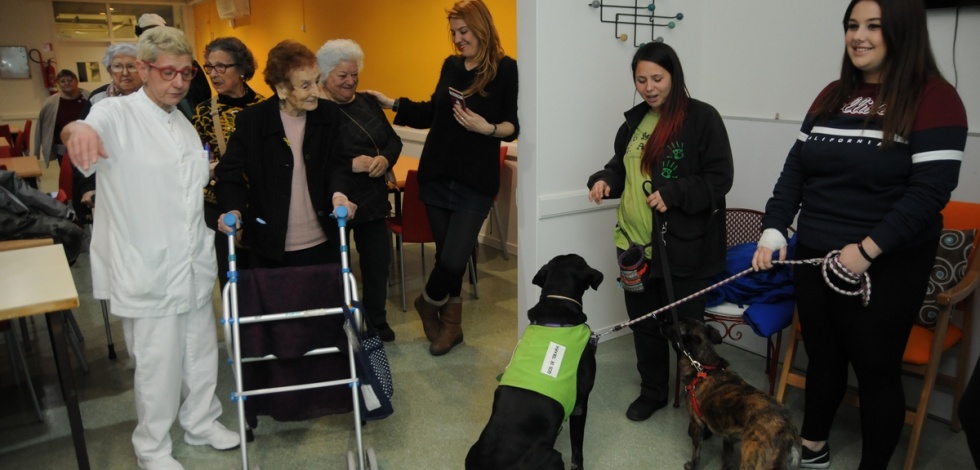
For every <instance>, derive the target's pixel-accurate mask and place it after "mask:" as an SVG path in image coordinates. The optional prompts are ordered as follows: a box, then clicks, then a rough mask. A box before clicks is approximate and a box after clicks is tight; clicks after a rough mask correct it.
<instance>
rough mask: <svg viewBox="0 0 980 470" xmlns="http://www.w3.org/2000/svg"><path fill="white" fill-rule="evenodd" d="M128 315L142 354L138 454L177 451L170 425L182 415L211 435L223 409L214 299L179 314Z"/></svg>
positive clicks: (131, 338)
mask: <svg viewBox="0 0 980 470" xmlns="http://www.w3.org/2000/svg"><path fill="white" fill-rule="evenodd" d="M122 320H123V330H124V334H125V335H126V337H127V338H126V339H127V344H128V345H129V347H130V352H131V353H132V354H133V357H135V359H136V371H135V376H134V379H133V391H134V395H135V398H136V419H137V423H136V430H135V431H133V449H134V450H135V451H136V456H137V457H139V458H140V459H142V460H144V461H149V460H156V459H159V458H162V457H165V456H169V455H171V451H172V445H173V444H172V441H171V439H170V428H171V427H172V426H173V423H174V420H175V419H176V418H179V419H180V425H181V427H182V428H184V431H185V432H186V433H189V434H190V435H192V436H194V437H199V438H200V437H206V436H208V435H210V434H211V433H212V432H213V427H212V426H213V423H214V422H215V421H216V420H217V419H218V416H220V415H221V402H220V401H218V397H216V396H215V394H214V390H215V386H216V385H217V381H218V344H217V340H216V339H215V338H216V333H215V326H214V311H213V308H212V306H211V303H210V302H208V303H207V305H206V306H205V307H203V308H200V309H196V310H193V311H191V312H189V313H182V314H179V315H173V316H166V317H154V318H123V319H122ZM182 398H183V404H181V399H182Z"/></svg>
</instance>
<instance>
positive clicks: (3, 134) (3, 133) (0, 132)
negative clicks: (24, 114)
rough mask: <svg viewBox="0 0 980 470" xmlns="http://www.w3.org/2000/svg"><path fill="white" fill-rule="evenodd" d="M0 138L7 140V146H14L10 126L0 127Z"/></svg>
mask: <svg viewBox="0 0 980 470" xmlns="http://www.w3.org/2000/svg"><path fill="white" fill-rule="evenodd" d="M0 138H4V139H7V145H9V146H11V147H13V146H14V137H13V136H12V135H11V134H10V124H3V125H0Z"/></svg>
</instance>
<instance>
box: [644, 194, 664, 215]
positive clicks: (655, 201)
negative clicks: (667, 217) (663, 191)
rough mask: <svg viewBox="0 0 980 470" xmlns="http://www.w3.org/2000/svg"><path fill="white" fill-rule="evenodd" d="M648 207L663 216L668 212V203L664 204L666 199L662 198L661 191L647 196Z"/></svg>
mask: <svg viewBox="0 0 980 470" xmlns="http://www.w3.org/2000/svg"><path fill="white" fill-rule="evenodd" d="M647 205H648V206H650V208H651V209H653V210H655V211H657V212H660V213H661V214H663V213H664V212H667V203H666V202H664V198H662V197H660V191H659V190H657V191H654V192H653V194H650V195H648V196H647Z"/></svg>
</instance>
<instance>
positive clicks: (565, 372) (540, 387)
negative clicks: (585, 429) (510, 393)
mask: <svg viewBox="0 0 980 470" xmlns="http://www.w3.org/2000/svg"><path fill="white" fill-rule="evenodd" d="M591 335H592V331H591V330H590V329H589V326H588V325H584V324H583V325H578V326H566V327H550V326H541V325H529V326H528V327H527V329H526V330H524V336H523V337H521V341H520V342H519V343H517V348H516V349H515V350H514V356H513V357H511V359H510V364H508V365H507V370H505V371H504V376H503V377H502V378H501V379H500V385H508V386H511V387H517V388H523V389H525V390H531V391H533V392H538V393H540V394H542V395H545V396H547V397H551V398H553V399H554V400H555V401H557V402H558V403H560V404H561V406H562V408H564V409H565V419H568V417H569V415H571V414H572V409H573V408H574V407H575V396H576V392H577V390H578V386H577V383H576V375H577V374H576V373H577V372H578V363H579V360H581V359H582V352H583V351H585V347H586V345H588V343H589V337H590V336H591Z"/></svg>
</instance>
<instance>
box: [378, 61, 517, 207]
mask: <svg viewBox="0 0 980 470" xmlns="http://www.w3.org/2000/svg"><path fill="white" fill-rule="evenodd" d="M475 77H476V73H475V71H474V70H466V67H464V66H463V57H460V56H450V57H449V58H447V59H446V61H445V62H443V64H442V71H441V72H440V74H439V83H438V84H436V89H435V91H434V92H433V93H432V97H431V98H430V100H429V101H426V102H421V103H417V102H414V101H411V100H408V99H406V98H401V99H400V101H399V108H398V114H397V115H395V124H398V125H405V126H409V127H414V128H416V129H429V135H428V137H427V138H426V141H425V146H424V147H423V148H422V158H421V161H420V163H419V173H418V178H419V183H420V184H425V183H426V182H427V181H433V180H440V179H441V180H453V181H457V182H459V183H462V184H465V185H466V186H469V187H470V188H473V189H475V190H476V191H478V192H480V193H483V194H485V195H487V196H490V197H493V196H495V195H496V194H497V190H498V189H499V187H500V141H501V140H505V141H508V142H510V141H513V140H514V139H516V138H517V135H518V134H519V133H520V124H519V123H518V121H517V62H516V61H514V59H512V58H510V57H506V56H505V57H504V58H503V59H500V63H499V64H498V66H497V76H496V77H494V79H493V80H491V81H490V83H488V84H487V86H486V89H485V91H486V93H487V95H486V96H480V95H479V94H473V95H472V96H467V97H466V107H467V108H468V109H470V110H472V111H473V112H474V113H476V114H479V115H480V116H483V117H484V118H485V119H486V120H487V122H489V123H491V124H498V123H501V122H504V121H507V122H510V123H511V124H513V125H514V133H513V134H511V135H509V136H507V137H504V138H502V139H501V138H498V137H490V136H486V135H482V134H480V133H477V132H470V131H468V130H466V129H465V128H464V127H463V126H462V125H460V124H459V123H458V122H456V119H455V118H454V117H453V102H452V100H451V99H450V97H449V87H453V88H455V89H457V90H465V89H467V88H469V86H470V84H472V83H473V79H474V78H475Z"/></svg>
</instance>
